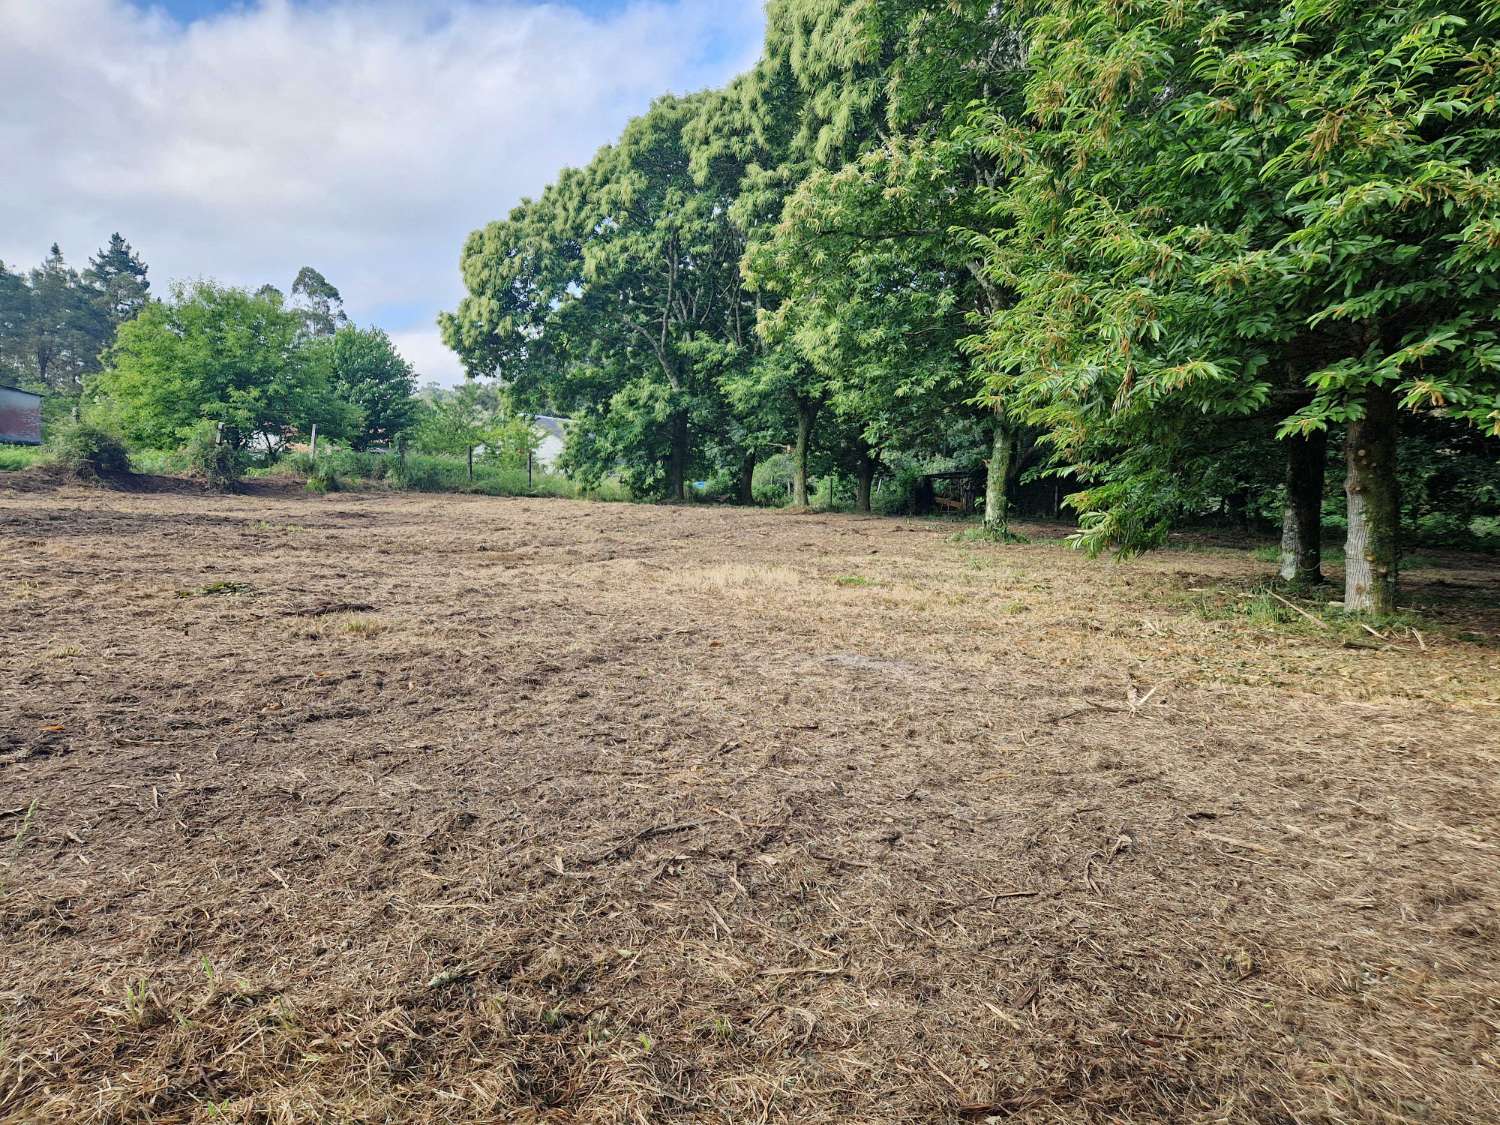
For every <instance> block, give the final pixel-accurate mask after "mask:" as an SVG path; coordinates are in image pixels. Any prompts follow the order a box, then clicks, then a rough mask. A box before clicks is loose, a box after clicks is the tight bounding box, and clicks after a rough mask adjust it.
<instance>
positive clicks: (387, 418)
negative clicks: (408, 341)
mask: <svg viewBox="0 0 1500 1125" xmlns="http://www.w3.org/2000/svg"><path fill="white" fill-rule="evenodd" d="M308 347H309V349H311V352H312V354H313V355H314V356H315V357H316V358H317V360H318V361H320V362H323V363H325V364H326V365H327V368H328V372H329V377H330V379H331V381H332V385H333V389H334V392H335V393H336V394H337V395H338V396H339V397H340V398H341V399H342V400H343V401H344V402H347V403H348V404H349V405H351V406H353V407H354V408H355V409H356V410H358V412H359V421H358V423H357V424H356V425H355V426H354V427H353V428H352V429H351V430H350V431H349V443H350V445H352V446H353V447H354V448H355V449H360V450H362V449H367V448H368V447H369V446H370V445H372V444H375V443H377V442H389V441H391V440H393V439H394V438H395V437H396V435H398V434H400V433H401V432H402V431H403V430H406V429H407V428H408V427H410V426H411V425H412V423H413V422H414V421H415V418H416V403H415V400H414V399H413V397H412V396H413V394H414V393H415V391H416V386H417V378H416V373H415V372H414V371H413V370H412V367H411V364H409V363H407V362H406V360H405V359H403V358H402V357H401V353H400V352H398V351H397V350H396V345H395V344H393V343H391V338H390V337H389V336H387V335H386V334H385V332H384V331H382V330H381V329H379V328H356V327H355V326H353V325H352V324H346V325H344V326H343V327H342V328H340V329H339V330H338V331H337V332H335V333H334V334H333V335H332V336H325V337H319V338H317V339H315V340H313V341H311V342H310V343H309V344H308Z"/></svg>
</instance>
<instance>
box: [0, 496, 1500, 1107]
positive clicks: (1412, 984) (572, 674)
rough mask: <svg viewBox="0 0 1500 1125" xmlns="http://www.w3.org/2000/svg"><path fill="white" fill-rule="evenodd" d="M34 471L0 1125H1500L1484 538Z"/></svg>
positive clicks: (4, 708) (15, 668)
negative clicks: (1333, 537) (1395, 547)
mask: <svg viewBox="0 0 1500 1125" xmlns="http://www.w3.org/2000/svg"><path fill="white" fill-rule="evenodd" d="M16 479H17V478H12V483H11V485H9V486H7V485H6V484H5V483H4V478H0V562H3V574H4V588H3V590H0V630H3V636H4V639H5V643H4V647H3V652H0V1011H3V1025H0V1121H3V1122H5V1123H7V1125H9V1123H15V1122H28V1123H32V1122H92V1121H148V1120H149V1121H153V1122H186V1121H205V1122H206V1121H221V1120H226V1121H235V1122H292V1121H298V1122H301V1121H308V1122H313V1121H316V1122H481V1121H483V1122H495V1121H549V1122H583V1121H620V1122H626V1121H640V1122H646V1121H664V1120H679V1121H723V1122H737V1123H738V1122H756V1121H795V1122H831V1121H858V1122H908V1121H937V1122H953V1121H972V1120H986V1119H991V1118H993V1119H1004V1118H1013V1119H1016V1120H1021V1121H1036V1122H1042V1121H1046V1122H1051V1121H1104V1120H1132V1121H1173V1122H1180V1121H1202V1122H1208V1121H1267V1122H1294V1121H1295V1122H1342V1121H1390V1122H1407V1121H1420V1122H1457V1121H1468V1122H1472V1121H1496V1120H1500V1081H1497V1067H1500V1041H1497V1030H1500V801H1497V778H1500V736H1497V730H1500V727H1497V723H1500V707H1497V705H1496V702H1497V700H1500V649H1497V648H1496V647H1495V640H1496V630H1497V629H1500V615H1497V613H1496V610H1495V607H1494V605H1493V604H1492V603H1490V604H1486V601H1485V599H1486V598H1492V597H1493V595H1494V590H1495V584H1496V580H1497V579H1500V570H1497V569H1496V568H1495V566H1494V565H1493V562H1490V563H1488V564H1487V563H1485V561H1484V560H1474V559H1470V560H1467V561H1465V560H1461V559H1448V560H1442V559H1437V560H1433V561H1436V562H1444V561H1446V563H1447V564H1448V565H1447V566H1446V568H1445V569H1427V570H1422V571H1418V572H1416V573H1415V574H1414V576H1413V578H1414V584H1413V585H1414V590H1415V593H1416V594H1417V596H1418V598H1419V599H1420V600H1422V601H1423V602H1424V603H1426V604H1428V605H1429V606H1430V607H1431V608H1430V609H1429V610H1427V611H1426V615H1425V616H1424V617H1423V618H1422V619H1420V620H1417V621H1415V622H1414V624H1415V625H1416V630H1415V631H1414V630H1412V629H1410V628H1401V629H1394V628H1393V629H1388V630H1384V631H1383V632H1382V634H1381V635H1380V636H1374V635H1371V634H1370V633H1369V632H1367V631H1365V630H1363V629H1361V628H1358V627H1357V626H1342V625H1337V626H1331V627H1325V626H1322V625H1318V624H1314V623H1313V622H1311V621H1307V620H1305V619H1303V618H1302V617H1300V616H1298V615H1297V614H1296V613H1295V612H1293V611H1291V610H1288V609H1285V608H1284V607H1281V605H1280V603H1277V602H1274V600H1270V599H1265V598H1255V597H1253V596H1249V594H1250V591H1251V589H1252V587H1253V585H1254V584H1255V583H1256V582H1258V581H1260V580H1262V579H1263V578H1264V576H1265V573H1266V571H1267V570H1268V566H1267V564H1265V563H1264V562H1256V561H1255V560H1254V559H1253V558H1252V557H1251V556H1250V555H1248V554H1247V553H1246V552H1244V551H1231V550H1227V549H1207V548H1205V549H1203V550H1199V551H1192V552H1189V551H1182V550H1174V551H1167V552H1162V553H1160V554H1158V555H1155V556H1153V557H1151V558H1148V559H1143V560H1139V561H1137V562H1134V563H1130V564H1127V565H1113V564H1109V563H1091V562H1089V561H1087V560H1085V559H1082V558H1079V557H1077V556H1076V555H1074V554H1072V553H1069V552H1068V551H1066V550H1064V549H1063V548H1062V547H1061V546H1060V545H1059V544H1057V543H1056V542H1054V541H1051V540H1049V539H1047V538H1046V537H1047V535H1048V532H1047V531H1045V530H1044V529H1030V530H1031V531H1032V532H1033V534H1034V537H1035V542H1033V543H1032V544H1031V545H1025V546H1005V547H993V546H987V545H982V544H974V543H965V542H958V541H954V540H953V539H952V538H950V532H951V530H952V529H951V528H945V527H943V526H941V525H937V524H932V523H920V522H903V521H896V520H880V519H860V518H853V517H837V516H835V517H812V516H798V515H790V514H785V513H760V512H745V511H734V510H719V509H703V508H691V509H672V508H651V507H632V506H623V505H590V504H582V503H573V502H566V501H525V500H495V499H480V498H457V497H423V498H411V497H393V496H382V495H374V494H369V495H344V496H330V497H327V498H315V497H308V496H303V495H300V494H291V493H287V494H278V493H273V492H267V493H264V494H260V495H248V496H241V497H235V498H229V499H223V498H214V497H207V496H201V495H196V494H193V493H191V492H186V491H184V492H168V493H154V494H137V493H115V492H106V491H102V490H87V489H82V488H76V487H68V488H58V487H55V486H53V485H50V484H46V483H38V482H32V483H29V484H26V485H25V486H24V487H23V486H21V485H17V484H16V483H15V480H16ZM1304 604H1306V605H1312V604H1313V603H1304ZM1277 615H1280V616H1281V617H1283V618H1285V620H1284V621H1277V620H1275V617H1276V616H1277Z"/></svg>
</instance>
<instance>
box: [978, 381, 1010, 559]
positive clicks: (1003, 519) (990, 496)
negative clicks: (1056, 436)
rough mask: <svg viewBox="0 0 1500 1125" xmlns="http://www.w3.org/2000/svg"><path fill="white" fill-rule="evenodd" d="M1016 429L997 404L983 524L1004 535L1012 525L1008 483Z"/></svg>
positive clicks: (988, 466)
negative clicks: (1007, 492)
mask: <svg viewBox="0 0 1500 1125" xmlns="http://www.w3.org/2000/svg"><path fill="white" fill-rule="evenodd" d="M1015 448H1016V433H1015V428H1014V427H1013V426H1012V425H1011V423H1010V420H1009V419H1008V418H1007V417H1006V415H1005V409H1004V408H1003V407H996V408H995V425H994V431H993V434H992V436H991V439H990V459H989V461H988V463H987V465H986V471H985V478H984V528H985V530H986V531H988V532H990V533H992V534H995V535H1004V534H1006V532H1007V531H1008V530H1009V527H1010V501H1009V499H1008V498H1007V496H1006V486H1007V485H1008V484H1009V483H1010V465H1011V461H1012V459H1013V458H1014V457H1015Z"/></svg>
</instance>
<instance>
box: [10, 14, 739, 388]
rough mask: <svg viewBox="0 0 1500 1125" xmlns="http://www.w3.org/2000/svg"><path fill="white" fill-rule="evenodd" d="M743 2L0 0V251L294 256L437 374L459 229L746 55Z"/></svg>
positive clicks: (150, 260)
mask: <svg viewBox="0 0 1500 1125" xmlns="http://www.w3.org/2000/svg"><path fill="white" fill-rule="evenodd" d="M760 6H761V0H722V2H713V0H706V2H705V0H699V2H694V0H637V2H627V3H626V4H625V5H624V6H622V7H619V8H618V9H617V10H615V11H613V12H612V13H611V14H609V15H606V16H589V15H586V14H584V13H582V12H580V11H579V10H577V9H576V8H572V7H568V6H563V5H559V4H547V5H529V4H525V3H499V4H495V3H487V4H480V3H438V4H412V3H404V2H401V0H375V2H373V3H371V2H368V0H366V2H357V0H335V2H333V3H330V4H320V5H317V6H304V5H302V4H293V3H289V2H288V0H263V2H262V3H260V4H257V5H252V6H250V7H239V8H231V9H230V10H228V11H226V12H223V13H221V14H218V15H214V16H211V17H208V18H205V19H200V20H197V21H195V22H192V23H189V24H186V25H183V24H180V23H178V22H176V21H174V20H173V19H172V18H170V17H169V16H166V15H164V14H162V13H161V12H158V11H144V10H142V9H139V8H137V7H134V6H133V5H131V4H130V3H128V2H126V0H0V74H4V75H5V76H6V81H5V87H6V92H5V97H4V99H3V105H0V152H3V153H4V157H5V164H6V166H7V174H6V176H5V185H4V189H3V192H4V197H3V200H0V259H4V260H5V261H6V262H7V263H8V264H12V265H16V264H19V265H23V266H24V265H30V264H32V263H34V262H36V261H38V260H40V258H41V257H42V256H43V254H44V253H45V251H46V248H47V245H48V244H50V243H51V242H52V241H54V240H57V241H59V242H61V243H62V244H63V248H64V250H65V251H66V252H67V253H68V255H69V257H70V259H71V260H72V261H73V262H74V263H75V264H79V265H81V264H82V262H83V260H84V259H85V258H86V256H87V255H88V254H89V253H91V252H92V251H93V250H94V249H95V248H96V247H98V246H99V245H100V244H102V243H103V242H104V241H106V240H107V238H108V236H109V234H110V232H111V231H114V230H119V231H121V232H122V233H123V234H124V235H125V236H126V237H127V238H129V239H130V240H131V242H132V243H133V244H134V245H135V246H136V248H137V249H138V250H140V251H141V253H142V255H143V257H145V259H146V261H147V264H148V265H149V266H150V267H151V276H152V279H153V282H154V283H155V285H156V286H157V288H158V289H160V288H164V286H165V283H166V281H167V280H169V279H171V278H185V277H198V276H212V277H216V278H218V279H219V280H221V281H224V282H229V283H233V284H246V285H252V286H254V285H259V284H261V283H262V282H266V281H270V282H272V283H274V284H277V285H280V286H282V287H283V288H285V287H286V286H287V285H289V284H290V282H291V279H292V277H293V276H294V275H295V274H296V272H297V269H298V268H299V267H301V266H303V265H312V266H316V267H317V268H318V269H319V270H321V271H322V272H323V273H324V274H326V275H327V276H328V278H329V279H330V280H331V281H333V283H334V284H335V285H337V286H338V287H339V288H340V289H341V290H342V291H343V293H344V296H345V299H346V302H347V304H348V307H349V310H350V313H351V315H353V316H354V317H355V319H356V320H359V321H361V322H369V321H374V322H377V323H381V324H382V325H383V326H384V327H386V328H387V329H389V330H391V331H392V333H393V334H397V335H399V336H400V337H401V339H402V340H403V341H405V343H406V345H407V346H408V347H409V348H410V349H412V351H411V353H410V358H411V359H412V360H413V361H414V362H416V363H417V364H418V366H419V369H422V370H423V371H424V374H425V373H426V371H427V367H424V366H423V365H424V364H426V365H428V366H430V368H431V370H432V371H433V373H434V374H436V373H437V372H438V370H439V368H440V366H441V363H440V358H439V357H438V356H437V355H436V354H435V353H434V352H433V351H432V347H433V344H434V342H435V341H436V336H435V333H434V332H433V331H432V330H431V325H432V318H433V316H434V315H435V313H436V311H437V310H438V309H440V308H448V307H451V306H452V305H453V303H454V302H455V301H456V300H457V298H458V297H459V295H460V294H461V283H460V280H459V277H458V265H457V263H458V254H459V250H460V248H461V247H462V244H463V239H464V237H465V235H467V233H468V232H469V231H470V230H472V229H474V228H475V227H477V226H480V225H482V224H483V223H485V222H487V221H489V220H490V219H493V218H499V217H501V216H502V215H504V214H505V212H506V211H507V210H509V208H510V207H511V206H513V205H514V204H515V203H516V202H517V201H518V200H519V199H520V198H521V197H522V196H524V195H530V194H535V193H537V192H539V191H540V190H541V188H542V187H543V186H544V185H545V184H546V183H547V182H548V181H549V180H550V179H552V177H553V175H554V174H555V173H556V171H557V170H558V168H560V167H562V166H563V165H565V164H577V163H580V162H582V161H585V160H587V159H588V158H589V156H590V155H592V153H593V152H594V150H595V149H596V148H598V146H599V145H601V144H603V143H606V142H607V141H609V140H611V139H612V138H613V137H614V136H615V135H616V134H617V133H618V131H619V129H620V127H621V126H622V125H623V124H624V122H625V120H626V119H627V118H628V117H629V116H631V115H632V114H634V113H639V112H640V111H641V110H643V109H644V108H645V107H646V105H647V104H648V103H649V102H650V100H651V98H652V97H654V96H655V95H657V94H659V93H662V92H665V91H667V90H675V91H684V90H691V89H698V88H701V87H703V86H707V85H715V84H718V83H720V82H723V81H724V80H725V79H727V78H728V77H729V76H730V75H731V74H733V73H735V72H737V71H738V70H741V69H743V68H744V67H745V66H747V65H748V64H749V63H750V61H751V59H752V58H753V55H754V53H755V51H756V50H757V49H758V47H759V35H760V28H761V12H760ZM437 346H438V348H439V350H441V345H437ZM444 354H445V355H446V353H444ZM455 371H456V364H455V363H453V362H452V360H451V357H449V366H448V368H447V369H445V370H443V374H444V375H445V376H451V375H452V374H453V373H454V372H455Z"/></svg>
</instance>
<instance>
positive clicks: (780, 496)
mask: <svg viewBox="0 0 1500 1125" xmlns="http://www.w3.org/2000/svg"><path fill="white" fill-rule="evenodd" d="M794 469H795V466H794V465H793V463H792V458H791V455H790V454H788V453H774V454H772V455H771V456H770V457H767V458H766V459H765V460H764V461H762V462H760V464H758V465H756V466H755V475H754V476H753V477H752V478H751V480H750V491H751V494H752V495H753V496H754V497H755V502H756V503H757V504H759V505H760V506H761V507H763V508H782V507H785V506H786V505H787V504H789V503H791V499H792V475H793V472H794Z"/></svg>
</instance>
